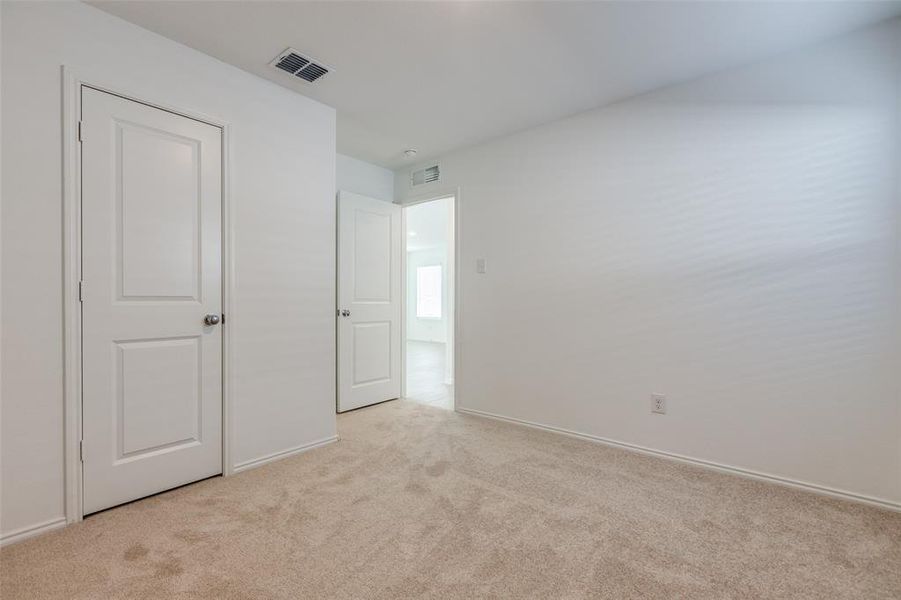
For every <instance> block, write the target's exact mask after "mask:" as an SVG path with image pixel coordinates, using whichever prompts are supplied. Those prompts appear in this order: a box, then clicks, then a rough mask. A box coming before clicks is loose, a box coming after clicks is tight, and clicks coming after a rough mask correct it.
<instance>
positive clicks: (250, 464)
mask: <svg viewBox="0 0 901 600" xmlns="http://www.w3.org/2000/svg"><path fill="white" fill-rule="evenodd" d="M338 439H339V438H338V436H337V435H333V436H330V437H327V438H323V439H321V440H316V441H315V442H310V443H308V444H301V445H300V446H294V447H293V448H288V449H287V450H280V451H278V452H273V453H272V454H267V455H265V456H261V457H259V458H253V459H251V460H245V461H244V462H240V463H238V464H236V465H235V466H234V467H233V468H232V472H233V473H240V472H241V471H248V470H250V469H255V468H256V467H262V466H263V465H265V464H268V463H271V462H275V461H277V460H281V459H283V458H288V457H290V456H294V455H295V454H301V453H303V452H307V451H308V450H314V449H316V448H320V447H322V446H327V445H328V444H332V443H334V442H337V441H338Z"/></svg>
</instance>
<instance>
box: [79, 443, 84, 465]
mask: <svg viewBox="0 0 901 600" xmlns="http://www.w3.org/2000/svg"><path fill="white" fill-rule="evenodd" d="M78 460H80V461H81V462H84V440H78Z"/></svg>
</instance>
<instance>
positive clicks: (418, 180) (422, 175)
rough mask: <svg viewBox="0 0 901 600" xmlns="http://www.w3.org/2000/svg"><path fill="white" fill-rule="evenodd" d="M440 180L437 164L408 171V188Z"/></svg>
mask: <svg viewBox="0 0 901 600" xmlns="http://www.w3.org/2000/svg"><path fill="white" fill-rule="evenodd" d="M440 179H441V170H440V169H439V168H438V165H437V164H434V165H429V166H428V167H423V168H422V169H416V170H414V171H410V187H419V186H420V185H425V184H427V183H435V182H436V181H440Z"/></svg>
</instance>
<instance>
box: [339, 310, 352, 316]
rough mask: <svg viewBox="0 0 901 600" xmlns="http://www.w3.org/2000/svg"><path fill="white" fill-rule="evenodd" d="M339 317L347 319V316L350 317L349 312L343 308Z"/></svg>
mask: <svg viewBox="0 0 901 600" xmlns="http://www.w3.org/2000/svg"><path fill="white" fill-rule="evenodd" d="M341 316H342V317H349V316H350V311H349V310H347V309H346V308H345V309H344V310H342V311H341Z"/></svg>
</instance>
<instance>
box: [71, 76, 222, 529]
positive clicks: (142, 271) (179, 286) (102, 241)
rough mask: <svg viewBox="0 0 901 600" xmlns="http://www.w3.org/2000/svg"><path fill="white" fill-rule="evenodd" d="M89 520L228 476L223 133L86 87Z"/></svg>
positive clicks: (86, 504)
mask: <svg viewBox="0 0 901 600" xmlns="http://www.w3.org/2000/svg"><path fill="white" fill-rule="evenodd" d="M81 130H82V163H81V165H82V231H83V233H82V265H83V266H82V280H83V287H82V292H83V293H82V332H83V333H82V348H83V350H82V372H83V392H82V396H83V400H82V419H83V435H84V439H83V442H82V444H83V446H82V451H83V458H82V460H83V472H84V512H85V513H91V512H95V511H98V510H101V509H104V508H108V507H110V506H115V505H116V504H121V503H123V502H128V501H129V500H134V499H136V498H140V497H142V496H147V495H150V494H154V493H156V492H160V491H163V490H166V489H169V488H173V487H176V486H179V485H183V484H185V483H189V482H192V481H196V480H198V479H203V478H204V477H209V476H211V475H215V474H217V473H220V472H221V471H222V328H221V325H219V323H220V319H221V317H220V312H221V310H222V287H221V231H222V131H221V130H220V129H219V128H218V127H215V126H213V125H209V124H207V123H202V122H200V121H196V120H194V119H190V118H188V117H183V116H180V115H176V114H173V113H171V112H168V111H165V110H160V109H158V108H153V107H151V106H147V105H145V104H141V103H139V102H134V101H131V100H126V99H125V98H121V97H119V96H115V95H112V94H108V93H105V92H101V91H98V90H95V89H91V88H88V87H83V88H82V127H81Z"/></svg>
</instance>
